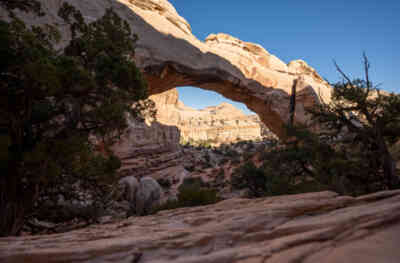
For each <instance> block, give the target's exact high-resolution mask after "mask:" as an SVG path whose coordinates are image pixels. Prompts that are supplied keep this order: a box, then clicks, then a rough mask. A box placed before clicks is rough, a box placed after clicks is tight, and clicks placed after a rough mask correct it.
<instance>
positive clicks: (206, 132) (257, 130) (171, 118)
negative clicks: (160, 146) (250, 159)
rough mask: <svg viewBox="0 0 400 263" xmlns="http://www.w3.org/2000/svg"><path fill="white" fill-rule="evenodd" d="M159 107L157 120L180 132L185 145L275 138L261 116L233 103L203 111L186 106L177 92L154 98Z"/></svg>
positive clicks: (174, 90) (167, 92)
mask: <svg viewBox="0 0 400 263" xmlns="http://www.w3.org/2000/svg"><path fill="white" fill-rule="evenodd" d="M150 98H151V99H152V100H153V101H154V102H155V103H156V108H157V121H158V122H160V123H162V124H164V125H170V126H176V127H177V128H178V129H179V130H180V134H181V142H183V143H186V142H208V143H210V144H212V145H220V144H222V143H232V142H236V141H240V140H263V139H269V138H274V137H275V135H274V134H273V133H272V132H271V131H269V129H268V128H267V127H266V126H265V125H264V124H263V123H262V122H261V120H260V119H259V118H258V116H257V115H255V114H254V115H246V114H244V113H243V112H242V111H241V110H239V109H237V108H235V107H234V106H233V105H231V104H229V103H222V104H220V105H217V106H211V107H207V108H205V109H202V110H197V109H193V108H191V107H188V106H185V105H184V103H183V102H182V101H180V100H179V94H178V91H177V90H176V89H172V90H169V91H166V92H163V93H160V94H157V95H153V96H151V97H150Z"/></svg>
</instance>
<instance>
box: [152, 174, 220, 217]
mask: <svg viewBox="0 0 400 263" xmlns="http://www.w3.org/2000/svg"><path fill="white" fill-rule="evenodd" d="M204 185H207V184H206V183H204V182H203V181H202V180H201V178H192V177H191V178H186V179H185V180H184V181H183V183H182V185H181V186H180V187H179V189H178V190H179V193H178V199H177V200H168V201H167V202H166V203H164V204H163V205H160V206H158V207H156V208H154V211H153V212H158V211H161V210H169V209H175V208H180V207H193V206H201V205H209V204H214V203H217V202H218V201H220V198H219V197H218V194H217V191H216V190H215V189H210V188H205V187H203V186H204Z"/></svg>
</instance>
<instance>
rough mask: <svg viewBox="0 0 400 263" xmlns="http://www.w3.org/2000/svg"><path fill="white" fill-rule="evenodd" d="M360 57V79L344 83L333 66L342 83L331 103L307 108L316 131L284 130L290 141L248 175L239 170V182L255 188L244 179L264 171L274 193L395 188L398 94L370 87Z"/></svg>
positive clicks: (399, 135) (264, 156)
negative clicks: (393, 146) (361, 73)
mask: <svg viewBox="0 0 400 263" xmlns="http://www.w3.org/2000/svg"><path fill="white" fill-rule="evenodd" d="M364 59H365V60H364V67H365V75H366V76H365V80H354V81H350V79H349V78H348V77H347V76H346V75H345V74H344V73H343V72H342V71H341V70H340V68H339V67H338V70H339V72H341V74H342V76H343V77H344V78H345V80H344V81H343V82H340V83H337V84H335V85H333V87H334V89H333V96H332V102H331V103H329V104H324V103H322V104H320V105H316V106H315V107H313V108H311V109H308V112H309V113H310V114H311V118H312V120H313V121H314V122H313V125H315V126H317V127H318V130H317V131H314V132H312V131H311V129H309V127H301V126H296V127H291V126H290V127H288V130H287V135H288V137H289V138H290V139H288V140H287V141H286V142H285V144H284V145H276V146H275V147H274V148H273V149H272V150H270V151H266V152H265V153H263V154H262V156H261V159H262V160H264V165H263V167H262V168H259V169H258V170H257V169H255V168H254V167H253V168H252V167H247V168H246V169H245V170H247V173H248V174H253V175H252V176H249V175H247V174H246V172H244V171H242V172H240V173H239V174H242V177H243V175H244V177H245V179H243V178H241V177H239V178H240V179H241V182H244V183H245V184H252V183H253V184H256V185H257V186H258V185H259V184H258V183H255V182H257V181H255V180H250V179H246V177H250V178H253V177H255V178H257V176H258V177H261V174H262V173H264V174H265V176H266V177H267V178H270V179H267V182H268V183H267V185H268V184H269V185H271V187H272V188H276V189H278V190H276V191H275V190H274V191H275V192H286V193H294V192H297V191H300V190H301V189H320V190H322V189H330V190H333V191H336V192H338V193H341V194H348V195H361V194H366V193H371V192H376V191H380V190H386V189H396V188H399V186H400V184H399V177H398V175H397V174H396V169H395V160H394V158H393V157H392V153H391V152H390V151H389V149H390V147H391V145H393V143H395V142H396V141H398V140H399V138H400V133H399V132H398V130H399V125H400V95H398V94H393V93H392V94H388V93H384V92H381V91H379V90H378V89H377V88H376V87H374V86H373V85H372V82H370V80H369V76H368V70H369V63H368V60H367V58H366V57H364ZM315 126H314V127H315ZM260 169H261V170H260ZM274 178H275V179H274ZM276 180H277V181H276ZM260 181H261V183H260V184H261V187H260V188H261V189H263V191H259V192H261V193H267V192H268V191H269V190H268V188H267V187H265V186H264V182H263V181H262V180H260ZM274 181H275V182H277V183H275V184H276V185H275V186H273V185H274ZM285 181H286V182H285ZM285 184H286V189H285V186H284V185H285ZM279 185H280V186H279ZM293 187H295V188H296V189H295V188H293ZM253 188H255V187H253ZM301 191H303V190H301ZM307 191H308V190H307ZM253 192H256V193H257V191H255V190H254V191H253ZM268 194H271V192H269V193H268Z"/></svg>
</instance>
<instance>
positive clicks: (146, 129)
mask: <svg viewBox="0 0 400 263" xmlns="http://www.w3.org/2000/svg"><path fill="white" fill-rule="evenodd" d="M128 124H129V126H128V129H127V130H126V131H125V133H124V134H123V136H122V138H121V140H120V141H119V142H118V143H116V144H115V145H113V147H112V150H113V151H114V153H115V154H116V155H117V156H118V157H119V158H120V159H121V161H122V168H121V171H122V172H123V173H124V174H125V175H135V176H137V177H142V176H145V175H149V174H152V175H154V177H158V176H156V175H157V173H161V174H165V173H166V172H167V171H168V169H170V168H173V169H174V170H176V169H178V170H179V168H180V167H181V163H182V149H181V147H180V144H179V140H180V132H179V129H178V128H177V127H175V126H169V125H164V124H161V123H159V122H156V121H154V122H140V121H134V120H129V122H128ZM177 167H178V168H177Z"/></svg>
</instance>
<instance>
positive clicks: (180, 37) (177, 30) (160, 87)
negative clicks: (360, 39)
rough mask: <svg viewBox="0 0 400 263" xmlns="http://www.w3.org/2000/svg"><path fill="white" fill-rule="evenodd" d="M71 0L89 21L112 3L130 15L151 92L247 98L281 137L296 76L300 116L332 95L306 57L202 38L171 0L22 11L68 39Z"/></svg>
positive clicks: (88, 0) (221, 37)
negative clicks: (63, 15) (185, 90)
mask: <svg viewBox="0 0 400 263" xmlns="http://www.w3.org/2000/svg"><path fill="white" fill-rule="evenodd" d="M65 1H66V2H69V3H70V4H72V5H74V6H76V7H77V8H78V9H80V10H81V11H82V13H83V15H84V17H85V19H86V20H87V21H93V20H95V19H96V18H99V17H101V16H102V15H103V14H104V11H105V9H106V8H109V7H112V8H113V9H114V10H115V11H116V12H117V13H118V14H119V15H120V16H121V17H122V18H123V19H125V20H126V21H128V23H129V24H130V25H131V28H132V30H133V31H134V32H135V33H137V34H138V36H139V41H138V43H137V49H136V54H135V60H136V63H137V65H138V66H139V67H140V68H141V69H142V70H143V72H144V74H145V77H146V79H147V81H148V84H149V91H150V94H157V93H161V92H164V91H167V90H170V89H173V88H175V87H179V86H195V87H199V88H203V89H208V90H213V91H216V92H218V93H220V94H222V95H223V96H225V97H227V98H229V99H231V100H234V101H239V102H242V103H244V104H246V106H247V107H248V108H249V109H251V110H252V111H254V112H255V113H257V115H258V116H259V117H260V119H261V120H262V121H263V122H264V123H265V124H266V125H267V126H268V128H269V129H270V130H271V131H273V132H274V133H275V134H277V135H278V136H280V137H284V134H285V133H284V129H283V125H284V124H285V123H286V122H287V120H288V113H289V94H290V92H291V87H292V84H293V81H294V80H295V79H299V80H300V81H299V84H298V101H297V108H296V117H295V121H296V122H300V123H303V122H305V121H307V120H308V118H307V117H306V115H305V111H304V106H308V105H313V104H315V103H318V101H319V98H320V97H322V98H324V100H325V101H329V98H330V88H329V85H328V83H326V82H325V81H324V80H323V79H322V78H321V77H320V76H319V75H318V73H317V72H316V71H315V70H314V69H312V68H311V67H310V66H308V65H307V64H306V63H305V62H303V61H293V62H290V63H289V64H285V63H284V62H282V61H281V60H279V59H278V58H277V57H276V56H274V55H272V54H270V53H269V52H268V51H267V50H265V49H264V48H263V47H261V46H260V45H257V44H253V43H248V42H244V41H242V40H240V39H237V38H235V37H233V36H229V35H226V34H211V35H209V36H208V37H207V38H206V40H205V41H204V42H203V41H200V40H198V39H197V38H196V37H195V36H194V35H193V34H192V33H191V29H190V25H189V24H188V23H187V21H186V20H185V19H184V18H182V17H181V16H180V15H179V14H178V13H177V12H176V10H175V8H174V7H173V6H172V5H171V4H170V3H169V2H168V1H166V0H145V1H143V0H109V1H106V0H97V1H93V0H52V1H47V0H40V2H41V3H42V4H43V8H44V9H45V11H46V13H47V14H48V15H46V16H45V17H42V18H40V19H36V18H34V17H33V16H31V15H26V14H23V15H21V16H23V18H24V20H25V21H28V22H30V23H35V24H40V23H42V24H43V23H57V24H58V26H59V28H60V30H61V31H62V32H63V36H64V40H63V41H62V42H61V44H60V46H62V45H65V43H67V41H68V38H69V35H68V33H67V32H68V30H67V26H66V25H65V23H63V21H62V20H61V19H60V18H59V17H58V15H57V10H58V8H59V7H60V6H61V4H62V3H63V2H65ZM0 15H3V16H4V15H5V12H4V11H3V12H1V14H0ZM210 31H212V28H210ZM299 55H300V54H299Z"/></svg>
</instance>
